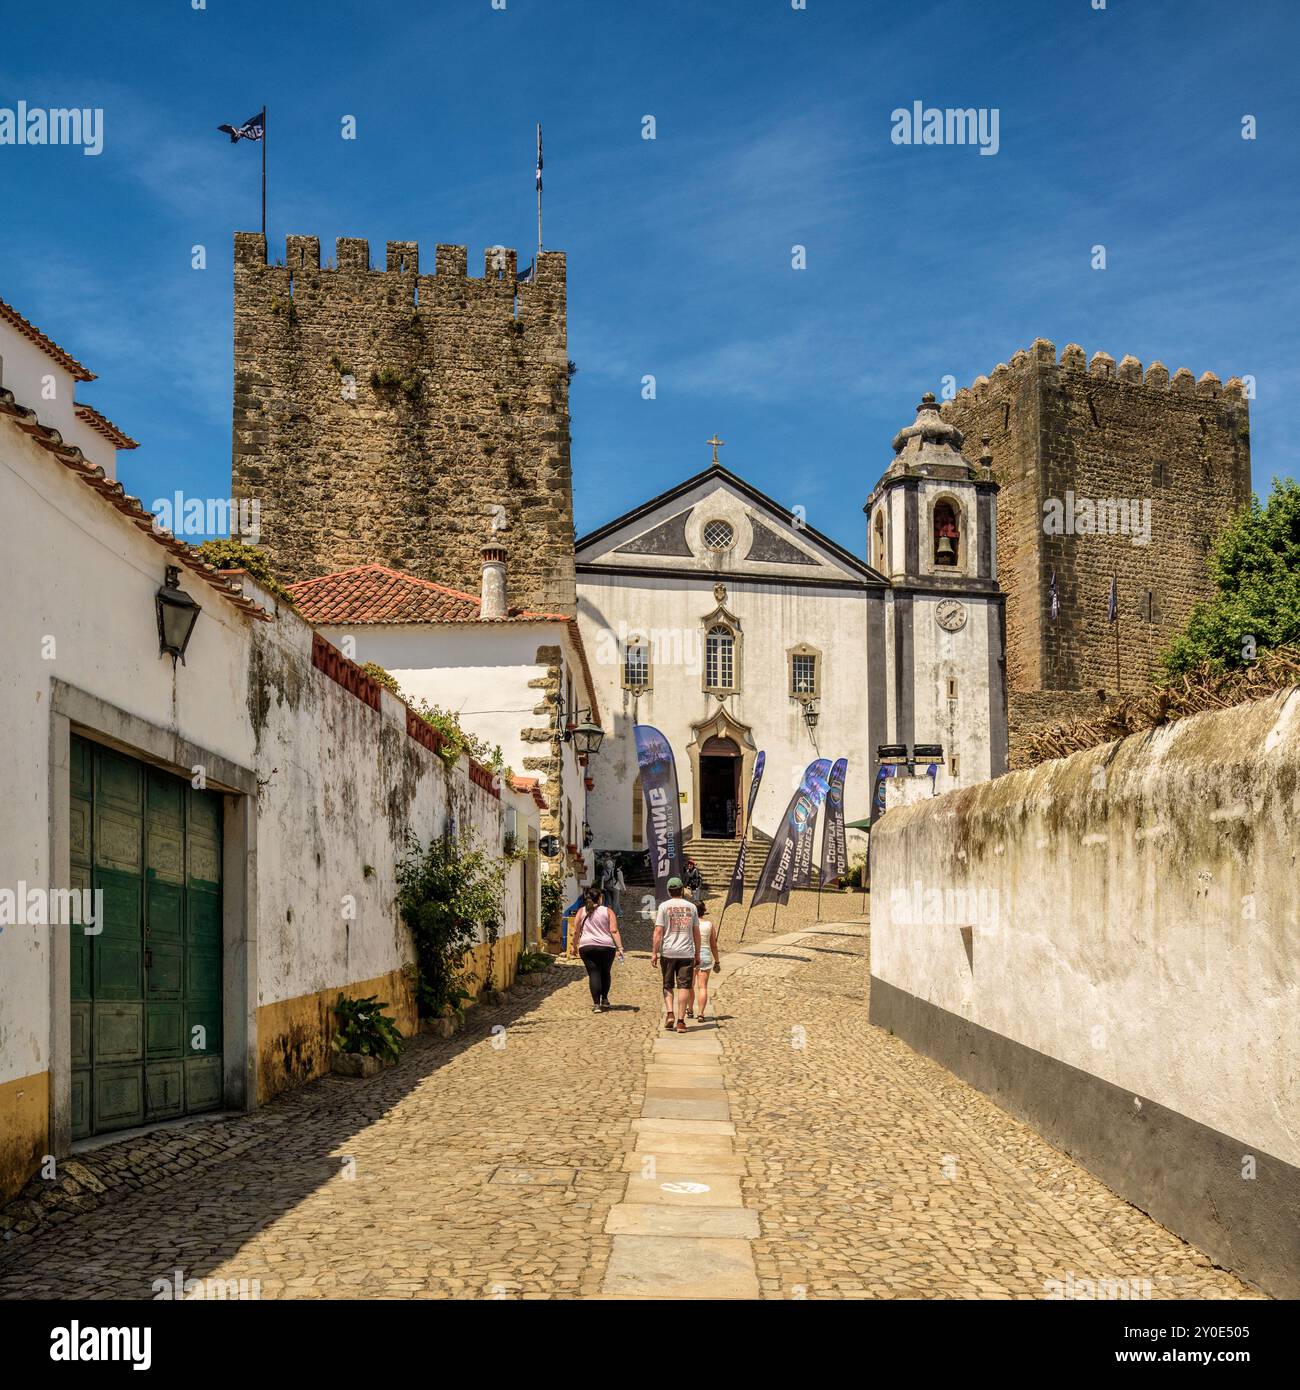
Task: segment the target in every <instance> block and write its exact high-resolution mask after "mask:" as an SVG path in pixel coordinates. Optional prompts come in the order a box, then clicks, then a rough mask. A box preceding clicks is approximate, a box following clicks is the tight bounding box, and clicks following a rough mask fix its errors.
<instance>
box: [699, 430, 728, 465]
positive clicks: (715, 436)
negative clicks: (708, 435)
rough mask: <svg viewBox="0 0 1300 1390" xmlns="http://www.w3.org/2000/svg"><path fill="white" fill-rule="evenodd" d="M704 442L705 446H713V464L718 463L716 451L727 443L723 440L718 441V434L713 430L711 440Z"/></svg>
mask: <svg viewBox="0 0 1300 1390" xmlns="http://www.w3.org/2000/svg"><path fill="white" fill-rule="evenodd" d="M704 442H705V443H706V444H712V445H713V461H714V463H717V461H718V450H719V449H720V448H721V447H722V446H723V445H724V444H725V443H726V442H727V441H726V440H725V439H719V438H718V432H717V430H714V431H713V438H712V439H706V440H705V441H704Z"/></svg>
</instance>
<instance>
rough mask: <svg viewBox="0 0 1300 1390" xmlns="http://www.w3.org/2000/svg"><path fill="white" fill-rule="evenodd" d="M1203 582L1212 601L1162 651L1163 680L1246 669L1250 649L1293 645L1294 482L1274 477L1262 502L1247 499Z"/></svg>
mask: <svg viewBox="0 0 1300 1390" xmlns="http://www.w3.org/2000/svg"><path fill="white" fill-rule="evenodd" d="M1210 578H1211V579H1212V580H1213V582H1214V594H1213V596H1212V597H1211V598H1209V599H1206V600H1204V601H1202V602H1201V603H1198V604H1197V605H1196V607H1195V608H1194V609H1193V610H1192V615H1191V617H1190V618H1189V619H1188V621H1187V627H1186V628H1185V629H1184V630H1183V632H1182V633H1181V634H1180V635H1179V636H1178V637H1176V638H1174V640H1173V642H1172V643H1170V645H1169V648H1168V650H1167V651H1166V652H1165V653H1164V656H1163V658H1162V662H1163V665H1164V668H1165V670H1166V671H1167V672H1168V673H1169V674H1170V675H1180V674H1182V672H1184V671H1189V670H1191V669H1192V668H1193V667H1196V666H1200V665H1202V664H1203V663H1205V662H1209V663H1210V664H1211V666H1212V667H1213V669H1215V670H1220V671H1222V670H1230V669H1233V668H1237V667H1242V666H1248V665H1249V664H1250V663H1251V661H1252V660H1253V659H1254V655H1255V652H1256V651H1263V650H1267V649H1269V648H1273V647H1281V646H1284V645H1286V644H1287V643H1290V642H1295V641H1297V640H1300V483H1297V482H1296V481H1295V479H1293V478H1274V479H1273V488H1272V491H1271V492H1270V494H1269V498H1268V502H1267V503H1266V504H1264V505H1262V506H1261V504H1260V501H1259V499H1258V498H1257V497H1252V498H1251V500H1250V505H1249V506H1247V507H1243V508H1242V510H1241V511H1240V512H1238V514H1237V515H1236V516H1235V517H1234V518H1233V519H1232V521H1231V522H1229V524H1228V526H1227V527H1226V529H1225V530H1224V531H1223V534H1222V535H1221V536H1220V537H1219V539H1218V542H1217V543H1216V545H1215V547H1214V550H1213V552H1212V553H1211V555H1210Z"/></svg>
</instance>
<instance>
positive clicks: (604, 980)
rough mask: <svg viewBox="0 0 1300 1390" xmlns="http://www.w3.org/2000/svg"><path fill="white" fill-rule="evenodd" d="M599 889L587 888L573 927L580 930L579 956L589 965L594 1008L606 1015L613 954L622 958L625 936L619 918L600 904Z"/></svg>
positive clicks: (588, 972)
mask: <svg viewBox="0 0 1300 1390" xmlns="http://www.w3.org/2000/svg"><path fill="white" fill-rule="evenodd" d="M600 897H601V893H600V889H599V888H596V887H591V888H584V889H583V892H582V906H581V907H580V908H579V909H578V918H577V921H576V922H574V924H573V925H574V929H575V930H576V931H577V933H578V955H579V956H580V957H581V959H582V963H583V965H585V966H586V967H587V984H588V985H589V986H590V988H591V1011H592V1013H594V1014H603V1013H605V1012H607V1011H608V1009H609V977H610V973H611V971H612V970H613V968H614V957H615V956H617V957H618V959H619V960H622V959H623V939H622V938H621V937H620V936H619V934H618V918H617V917H615V916H614V914H613V913H612V912H611V911H610V910H609V908H607V907H602V906H601V904H600Z"/></svg>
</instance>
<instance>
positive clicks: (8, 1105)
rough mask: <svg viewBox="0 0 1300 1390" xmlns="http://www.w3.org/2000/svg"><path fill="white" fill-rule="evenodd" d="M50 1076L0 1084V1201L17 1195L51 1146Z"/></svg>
mask: <svg viewBox="0 0 1300 1390" xmlns="http://www.w3.org/2000/svg"><path fill="white" fill-rule="evenodd" d="M49 1125H50V1074H49V1072H45V1071H40V1072H35V1073H33V1074H32V1075H31V1076H20V1077H19V1078H18V1079H17V1080H15V1081H5V1082H2V1083H0V1202H7V1201H8V1200H9V1198H10V1197H12V1196H14V1194H15V1193H17V1192H20V1191H21V1190H22V1188H23V1186H24V1185H25V1184H26V1182H27V1180H28V1178H30V1177H31V1176H32V1174H33V1173H35V1172H36V1171H37V1169H38V1168H40V1166H41V1162H42V1160H43V1159H44V1157H45V1155H46V1154H47V1153H49V1151H50V1148H49V1143H50V1128H49Z"/></svg>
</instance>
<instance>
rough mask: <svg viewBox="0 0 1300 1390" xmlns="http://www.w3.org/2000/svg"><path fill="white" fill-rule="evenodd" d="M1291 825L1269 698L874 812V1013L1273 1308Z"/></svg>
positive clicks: (1291, 1213) (1297, 1111) (1293, 713)
mask: <svg viewBox="0 0 1300 1390" xmlns="http://www.w3.org/2000/svg"><path fill="white" fill-rule="evenodd" d="M1297 824H1300V691H1292V692H1290V693H1289V694H1286V695H1281V696H1278V697H1276V698H1274V699H1271V700H1266V701H1260V702H1259V703H1257V704H1252V705H1245V706H1238V707H1236V708H1233V709H1229V710H1223V711H1218V712H1214V713H1209V714H1203V715H1199V716H1196V717H1195V718H1192V719H1187V720H1183V721H1181V722H1179V723H1177V724H1174V725H1171V726H1169V727H1167V728H1165V729H1162V730H1159V731H1156V732H1154V733H1151V734H1144V735H1135V736H1134V737H1132V738H1129V739H1125V740H1124V741H1122V742H1120V743H1112V744H1108V745H1104V746H1102V747H1099V748H1095V749H1089V750H1087V751H1085V752H1081V753H1077V754H1075V755H1074V756H1072V757H1070V758H1067V759H1062V760H1058V761H1053V762H1049V763H1045V764H1042V765H1041V766H1039V767H1038V768H1035V769H1033V770H1031V771H1025V772H1016V773H1011V774H1009V775H1008V776H1005V777H1002V778H999V779H997V780H996V781H993V782H988V783H985V784H983V785H982V786H977V787H971V788H967V789H964V790H960V791H956V792H953V793H951V794H949V795H947V796H942V797H938V798H935V799H932V800H929V801H927V802H925V803H924V804H921V805H916V806H911V807H906V808H902V809H899V810H897V811H891V812H890V813H889V814H888V815H886V816H885V818H884V819H883V821H881V823H880V824H879V826H878V827H877V829H876V831H875V832H874V836H873V840H874V842H873V845H872V907H873V911H872V919H873V920H872V962H871V969H872V977H873V982H872V1021H873V1022H877V1023H880V1024H882V1025H884V1026H887V1027H890V1028H891V1029H893V1030H894V1031H896V1032H898V1033H899V1034H900V1036H902V1037H904V1038H905V1039H907V1040H908V1041H909V1042H911V1043H912V1044H913V1045H914V1046H916V1047H918V1048H920V1049H921V1050H922V1051H926V1052H928V1053H930V1054H931V1055H933V1056H936V1057H938V1058H939V1059H940V1060H942V1061H944V1062H945V1064H946V1065H948V1066H950V1067H952V1068H953V1069H954V1070H956V1071H958V1073H959V1074H961V1075H964V1076H966V1077H967V1079H970V1080H972V1081H973V1083H974V1084H976V1085H980V1086H982V1087H983V1088H984V1089H987V1090H990V1091H991V1092H992V1093H993V1094H995V1095H996V1096H997V1097H998V1099H999V1100H1000V1101H1001V1103H1003V1104H1004V1105H1006V1106H1007V1108H1009V1109H1012V1110H1013V1111H1015V1112H1016V1113H1018V1114H1021V1115H1022V1116H1024V1117H1025V1118H1027V1119H1029V1120H1030V1121H1032V1122H1033V1123H1035V1124H1037V1125H1038V1126H1039V1127H1040V1128H1042V1129H1043V1130H1044V1132H1045V1133H1046V1134H1047V1136H1048V1137H1049V1138H1050V1139H1052V1141H1053V1142H1056V1143H1059V1144H1061V1145H1062V1146H1063V1147H1066V1148H1067V1149H1069V1150H1070V1151H1071V1152H1072V1153H1074V1154H1075V1155H1076V1156H1077V1157H1079V1158H1081V1160H1082V1161H1084V1162H1086V1163H1087V1164H1088V1165H1089V1166H1090V1167H1092V1168H1093V1169H1094V1170H1095V1171H1097V1172H1098V1173H1099V1174H1100V1175H1101V1176H1102V1177H1103V1178H1104V1179H1105V1180H1106V1181H1107V1182H1108V1183H1110V1185H1111V1186H1112V1187H1115V1188H1116V1190H1118V1191H1119V1192H1121V1193H1122V1194H1123V1195H1124V1196H1126V1197H1128V1198H1129V1200H1131V1201H1134V1202H1136V1203H1137V1204H1139V1205H1141V1206H1144V1207H1145V1208H1146V1209H1148V1210H1150V1211H1151V1212H1152V1214H1153V1215H1155V1216H1156V1217H1157V1218H1158V1219H1159V1220H1161V1221H1163V1222H1164V1223H1165V1224H1166V1225H1169V1226H1171V1227H1172V1228H1173V1229H1175V1230H1178V1231H1179V1232H1180V1233H1182V1234H1185V1235H1187V1237H1188V1238H1189V1239H1191V1240H1193V1241H1195V1242H1196V1243H1197V1244H1199V1245H1201V1246H1202V1248H1204V1249H1206V1250H1207V1251H1208V1252H1209V1253H1210V1254H1211V1255H1213V1256H1215V1258H1217V1259H1221V1260H1223V1261H1224V1262H1225V1263H1229V1264H1231V1265H1232V1267H1234V1268H1237V1269H1239V1270H1240V1271H1242V1272H1244V1273H1245V1274H1246V1275H1247V1277H1251V1278H1255V1279H1257V1280H1258V1281H1260V1282H1261V1283H1265V1284H1266V1286H1267V1285H1270V1284H1271V1286H1273V1287H1280V1286H1282V1285H1286V1286H1287V1287H1291V1288H1292V1289H1293V1294H1292V1296H1294V1291H1295V1279H1296V1270H1297V1262H1296V1260H1295V1244H1294V1242H1295V1231H1296V1229H1297V1226H1296V1221H1297V1217H1298V1216H1300V1186H1298V1185H1297V1170H1296V1165H1297V1163H1300V1106H1298V1105H1297V1100H1298V1099H1300V1092H1298V1090H1297V1078H1298V1077H1300V1026H1297V1025H1298V1024H1300V936H1298V935H1297V926H1298V925H1300V834H1298V833H1297V829H1296V827H1297ZM954 890H955V891H954ZM1085 1117H1086V1121H1087V1122H1086V1123H1084V1118H1085ZM1247 1156H1252V1157H1253V1158H1254V1159H1255V1160H1256V1166H1257V1170H1258V1171H1257V1175H1256V1176H1254V1177H1243V1161H1244V1158H1245V1157H1247ZM1288 1249H1289V1255H1288V1254H1287V1253H1286V1252H1287V1250H1288ZM1288 1261H1289V1269H1290V1273H1289V1275H1288V1274H1287V1273H1286V1270H1287V1268H1288Z"/></svg>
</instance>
